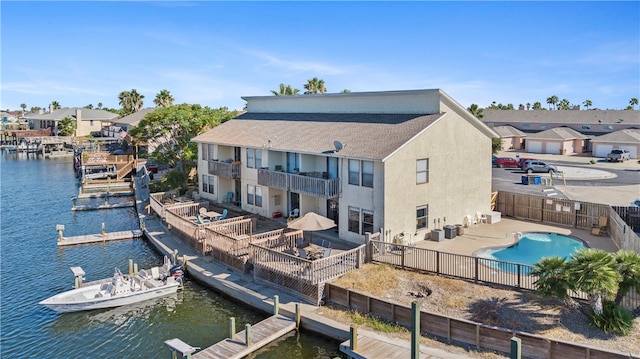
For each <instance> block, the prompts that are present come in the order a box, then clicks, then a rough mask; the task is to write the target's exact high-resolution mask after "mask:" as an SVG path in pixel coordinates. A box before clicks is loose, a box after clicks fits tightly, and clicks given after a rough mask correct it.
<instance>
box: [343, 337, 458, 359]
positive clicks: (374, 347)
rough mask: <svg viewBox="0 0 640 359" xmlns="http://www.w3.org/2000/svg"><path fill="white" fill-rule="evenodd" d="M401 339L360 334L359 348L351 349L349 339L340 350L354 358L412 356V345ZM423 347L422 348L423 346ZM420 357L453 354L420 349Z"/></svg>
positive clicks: (435, 358) (429, 358) (439, 358)
mask: <svg viewBox="0 0 640 359" xmlns="http://www.w3.org/2000/svg"><path fill="white" fill-rule="evenodd" d="M400 342H401V341H397V342H396V341H394V342H386V341H382V340H379V339H376V338H373V337H369V336H365V335H358V348H357V349H356V350H351V345H350V341H349V340H347V341H346V342H343V343H342V344H340V351H341V352H342V353H345V354H347V356H349V357H350V358H353V359H375V358H385V359H406V358H411V346H410V343H409V342H407V343H406V344H407V345H400ZM421 349H422V348H421ZM418 357H419V358H420V359H446V358H452V357H454V356H453V355H451V356H449V355H442V356H438V355H433V354H429V353H425V352H423V351H422V350H420V355H419V356H418Z"/></svg>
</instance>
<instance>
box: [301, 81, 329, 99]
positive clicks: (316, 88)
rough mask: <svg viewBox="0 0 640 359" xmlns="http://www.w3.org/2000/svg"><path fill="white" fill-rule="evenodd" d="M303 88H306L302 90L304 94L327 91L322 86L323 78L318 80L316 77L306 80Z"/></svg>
mask: <svg viewBox="0 0 640 359" xmlns="http://www.w3.org/2000/svg"><path fill="white" fill-rule="evenodd" d="M304 88H305V89H306V90H307V91H305V92H304V94H305V95H311V94H319V93H325V92H327V89H326V88H325V87H324V80H320V79H318V78H317V77H314V78H312V79H310V80H307V83H306V84H305V85H304Z"/></svg>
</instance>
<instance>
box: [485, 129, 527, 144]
mask: <svg viewBox="0 0 640 359" xmlns="http://www.w3.org/2000/svg"><path fill="white" fill-rule="evenodd" d="M493 130H494V131H496V133H497V134H498V136H500V139H501V140H502V149H503V150H509V149H514V150H519V149H521V148H522V145H523V142H524V141H523V140H524V139H525V138H526V137H527V134H526V133H524V132H522V131H520V130H518V129H517V128H515V127H513V126H498V127H494V128H493Z"/></svg>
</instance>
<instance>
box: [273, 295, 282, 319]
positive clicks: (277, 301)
mask: <svg viewBox="0 0 640 359" xmlns="http://www.w3.org/2000/svg"><path fill="white" fill-rule="evenodd" d="M279 311H280V296H278V295H274V296H273V315H278V312H279Z"/></svg>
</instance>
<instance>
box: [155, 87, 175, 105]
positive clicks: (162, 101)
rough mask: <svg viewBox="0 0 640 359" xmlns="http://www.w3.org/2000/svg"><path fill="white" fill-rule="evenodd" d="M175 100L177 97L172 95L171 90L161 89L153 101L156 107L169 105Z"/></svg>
mask: <svg viewBox="0 0 640 359" xmlns="http://www.w3.org/2000/svg"><path fill="white" fill-rule="evenodd" d="M173 101H175V99H174V98H173V96H171V93H170V92H169V90H161V91H160V92H158V93H157V94H156V98H155V99H154V100H153V103H155V104H156V107H169V106H171V105H173Z"/></svg>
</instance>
